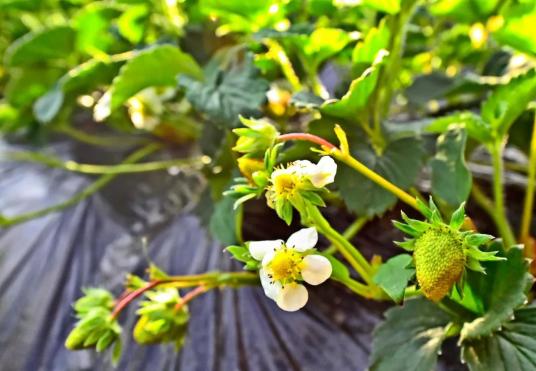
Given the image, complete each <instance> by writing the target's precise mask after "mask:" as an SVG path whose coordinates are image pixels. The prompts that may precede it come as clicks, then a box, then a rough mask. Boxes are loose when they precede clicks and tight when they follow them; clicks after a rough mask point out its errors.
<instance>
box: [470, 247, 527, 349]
mask: <svg viewBox="0 0 536 371" xmlns="http://www.w3.org/2000/svg"><path fill="white" fill-rule="evenodd" d="M499 246H500V244H499V243H493V244H491V246H490V247H489V250H490V251H493V250H497V249H498V248H499ZM498 256H505V257H506V258H507V260H506V261H489V262H482V265H483V266H484V268H485V269H486V275H483V274H478V273H474V274H471V275H470V276H469V277H468V279H467V283H468V285H469V286H471V288H472V291H473V295H475V296H478V297H479V298H481V300H482V303H483V313H481V315H480V316H479V317H477V318H476V319H475V320H473V321H471V322H466V323H465V324H464V326H463V328H462V330H461V333H460V340H461V341H466V340H470V339H475V338H479V337H482V336H487V335H489V334H491V333H492V332H493V331H496V330H497V329H499V328H500V327H501V326H502V325H503V324H504V322H506V321H508V320H509V319H510V317H512V315H513V313H514V309H516V308H517V307H519V306H520V305H522V304H523V303H524V302H525V301H526V300H527V296H526V293H527V290H528V289H529V288H530V286H531V285H532V281H533V279H532V276H531V275H530V273H528V271H527V269H528V261H527V260H526V259H525V258H524V256H523V249H522V248H521V247H520V246H513V247H511V248H510V249H508V251H507V252H506V253H503V252H500V253H499V255H498ZM464 300H465V298H464ZM462 304H463V301H462Z"/></svg>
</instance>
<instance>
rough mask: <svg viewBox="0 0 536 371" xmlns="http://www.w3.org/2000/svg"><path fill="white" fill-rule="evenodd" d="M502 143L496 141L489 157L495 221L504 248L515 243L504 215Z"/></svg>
mask: <svg viewBox="0 0 536 371" xmlns="http://www.w3.org/2000/svg"><path fill="white" fill-rule="evenodd" d="M502 154H503V145H502V143H501V142H499V141H497V142H496V143H495V144H494V145H493V146H492V147H491V158H492V162H493V197H494V200H495V211H494V214H495V216H496V218H495V222H496V224H497V228H498V229H499V233H500V234H501V237H502V238H503V240H504V246H505V249H508V248H510V246H512V245H514V244H515V238H514V233H513V232H512V228H511V226H510V223H508V219H507V217H506V209H505V206H504V185H503V159H502Z"/></svg>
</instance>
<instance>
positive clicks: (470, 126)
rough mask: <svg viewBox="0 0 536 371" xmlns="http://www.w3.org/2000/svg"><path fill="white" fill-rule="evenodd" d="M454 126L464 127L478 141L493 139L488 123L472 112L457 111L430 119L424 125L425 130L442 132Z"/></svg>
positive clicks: (484, 141) (483, 141)
mask: <svg viewBox="0 0 536 371" xmlns="http://www.w3.org/2000/svg"><path fill="white" fill-rule="evenodd" d="M456 127H464V128H465V129H466V130H467V135H468V136H469V137H470V138H473V139H475V140H476V141H478V142H480V143H489V142H490V141H492V140H493V136H492V131H491V126H490V124H489V123H487V122H485V121H483V120H482V118H480V116H478V115H476V114H474V113H472V112H458V113H454V114H452V115H450V116H444V117H441V118H439V119H437V120H435V121H432V122H431V123H430V124H429V125H428V126H427V127H426V131H427V132H429V133H438V134H443V133H446V132H447V131H449V130H452V129H454V128H456Z"/></svg>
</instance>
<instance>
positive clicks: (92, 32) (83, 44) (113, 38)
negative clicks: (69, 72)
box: [74, 2, 121, 55]
mask: <svg viewBox="0 0 536 371" xmlns="http://www.w3.org/2000/svg"><path fill="white" fill-rule="evenodd" d="M120 15H121V10H120V9H119V7H118V6H117V5H116V4H112V3H105V2H93V3H90V4H88V5H87V6H85V7H84V8H82V9H81V10H80V11H79V12H78V13H77V14H76V15H75V17H74V25H75V27H76V30H77V34H76V46H77V48H78V50H80V51H82V52H84V53H87V54H89V55H99V54H101V53H107V52H112V46H114V44H116V43H117V42H119V41H120V40H119V38H118V36H117V35H114V33H113V32H111V31H112V21H113V20H115V19H116V18H117V17H119V16H120ZM117 51H118V50H116V51H115V52H117Z"/></svg>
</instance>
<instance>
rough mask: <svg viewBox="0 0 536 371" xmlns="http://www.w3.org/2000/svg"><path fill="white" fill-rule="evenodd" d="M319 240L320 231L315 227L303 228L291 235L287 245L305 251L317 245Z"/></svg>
mask: <svg viewBox="0 0 536 371" xmlns="http://www.w3.org/2000/svg"><path fill="white" fill-rule="evenodd" d="M317 242H318V232H317V231H316V229H315V228H314V227H311V228H303V229H300V230H299V231H298V232H295V233H293V234H291V235H290V237H289V238H288V240H287V246H288V247H291V248H293V249H296V250H297V251H299V252H303V251H306V250H309V249H312V248H313V247H315V245H316V243H317Z"/></svg>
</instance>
